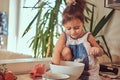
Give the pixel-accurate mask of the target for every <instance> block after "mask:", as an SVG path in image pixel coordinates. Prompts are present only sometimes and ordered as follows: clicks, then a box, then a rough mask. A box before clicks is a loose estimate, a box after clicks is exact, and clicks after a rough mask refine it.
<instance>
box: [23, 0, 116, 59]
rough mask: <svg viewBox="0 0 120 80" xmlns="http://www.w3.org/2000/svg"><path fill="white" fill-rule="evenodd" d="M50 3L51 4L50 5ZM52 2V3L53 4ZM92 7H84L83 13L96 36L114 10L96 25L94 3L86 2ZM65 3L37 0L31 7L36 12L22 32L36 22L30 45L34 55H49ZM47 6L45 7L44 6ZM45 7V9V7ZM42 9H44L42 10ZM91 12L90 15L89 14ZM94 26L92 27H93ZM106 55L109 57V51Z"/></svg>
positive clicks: (57, 34)
mask: <svg viewBox="0 0 120 80" xmlns="http://www.w3.org/2000/svg"><path fill="white" fill-rule="evenodd" d="M37 4H38V5H37ZM51 4H52V5H51ZM53 4H54V5H53ZM87 4H89V5H90V6H92V8H91V9H90V8H89V7H88V6H87V7H86V12H87V15H88V16H86V15H85V21H86V22H87V23H90V26H89V31H90V32H91V33H92V34H93V35H94V36H96V35H97V34H98V33H99V31H100V30H101V29H102V28H103V27H104V25H105V24H106V22H107V21H108V20H109V19H110V17H111V16H112V14H113V12H114V11H111V12H110V13H109V14H108V15H107V16H104V17H103V18H102V19H101V20H100V21H99V22H98V24H97V25H96V26H93V23H94V21H93V19H94V17H93V16H94V7H95V5H93V4H91V3H89V2H87ZM65 5H66V0H55V1H52V2H51V1H49V0H45V1H42V0H38V2H37V3H36V4H35V5H34V7H33V8H36V6H37V9H38V13H37V14H36V16H35V17H34V18H33V20H31V22H30V23H29V25H28V27H27V28H26V30H25V31H24V33H23V36H24V35H25V34H26V33H27V32H28V31H29V30H30V29H31V27H32V24H33V23H34V22H35V20H37V22H36V34H35V35H34V36H33V37H32V40H31V44H30V47H32V49H33V51H34V57H40V55H41V57H51V56H52V52H53V47H54V38H57V37H58V36H59V35H60V32H59V31H60V30H61V31H63V28H62V27H61V26H62V25H60V21H59V17H61V12H62V10H63V8H64V6H65ZM46 7H47V8H46ZM45 8H46V9H45ZM43 9H44V10H43ZM89 14H91V16H89ZM93 27H94V29H93ZM85 30H86V27H85ZM107 55H108V56H109V57H110V58H111V56H110V53H107Z"/></svg>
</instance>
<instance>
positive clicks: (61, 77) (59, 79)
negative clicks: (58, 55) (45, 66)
mask: <svg viewBox="0 0 120 80" xmlns="http://www.w3.org/2000/svg"><path fill="white" fill-rule="evenodd" d="M69 78H70V76H69V75H66V74H59V73H46V74H44V75H42V79H43V80H67V79H69Z"/></svg>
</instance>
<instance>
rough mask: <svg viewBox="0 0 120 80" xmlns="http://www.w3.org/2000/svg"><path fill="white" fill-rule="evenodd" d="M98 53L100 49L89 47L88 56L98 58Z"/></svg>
mask: <svg viewBox="0 0 120 80" xmlns="http://www.w3.org/2000/svg"><path fill="white" fill-rule="evenodd" d="M99 53H100V48H98V47H91V49H90V53H89V55H93V56H98V55H99Z"/></svg>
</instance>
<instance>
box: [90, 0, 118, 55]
mask: <svg viewBox="0 0 120 80" xmlns="http://www.w3.org/2000/svg"><path fill="white" fill-rule="evenodd" d="M88 1H92V2H93V3H95V4H96V13H97V15H98V19H97V20H99V19H101V18H102V17H103V15H105V14H108V13H109V12H110V11H111V9H109V8H105V7H104V0H97V1H96V0H88ZM101 34H104V36H105V39H106V41H107V44H108V47H109V49H110V52H111V54H113V55H119V56H120V10H116V11H115V13H114V16H113V17H112V19H111V21H109V23H108V24H106V25H105V28H104V29H103V30H102V31H101Z"/></svg>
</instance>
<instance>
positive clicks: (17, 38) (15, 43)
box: [7, 0, 37, 55]
mask: <svg viewBox="0 0 120 80" xmlns="http://www.w3.org/2000/svg"><path fill="white" fill-rule="evenodd" d="M36 2H37V0H10V8H9V10H10V11H9V35H8V48H7V49H8V50H9V51H14V52H19V53H24V54H29V55H33V51H32V49H30V48H29V45H30V41H29V40H30V39H31V36H33V35H34V32H35V29H34V28H33V29H31V31H29V33H28V34H26V35H25V37H22V34H23V32H24V30H25V29H26V27H27V25H28V24H29V23H30V21H31V20H32V19H33V17H34V16H35V15H36V13H37V9H35V10H32V8H23V6H26V7H27V6H29V7H32V6H34V4H35V3H36ZM34 25H35V24H33V26H34Z"/></svg>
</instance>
